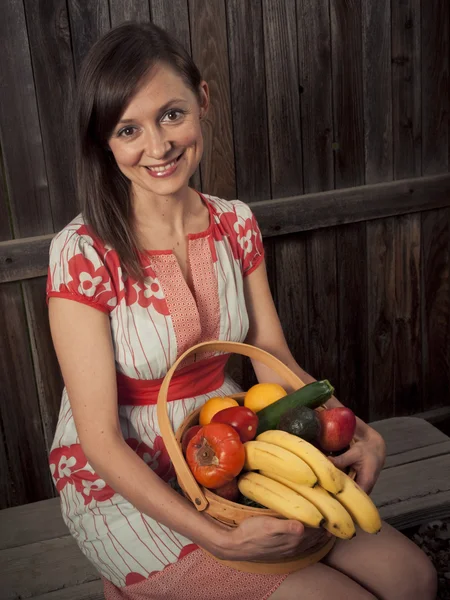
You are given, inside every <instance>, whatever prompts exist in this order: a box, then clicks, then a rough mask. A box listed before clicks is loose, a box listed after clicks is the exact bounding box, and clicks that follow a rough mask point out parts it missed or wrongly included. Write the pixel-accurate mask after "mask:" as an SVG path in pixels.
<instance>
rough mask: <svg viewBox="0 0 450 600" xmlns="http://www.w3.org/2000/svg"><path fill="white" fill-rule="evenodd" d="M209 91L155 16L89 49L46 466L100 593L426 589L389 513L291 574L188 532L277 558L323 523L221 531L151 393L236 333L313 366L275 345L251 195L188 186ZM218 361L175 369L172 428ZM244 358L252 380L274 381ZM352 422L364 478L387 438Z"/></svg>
mask: <svg viewBox="0 0 450 600" xmlns="http://www.w3.org/2000/svg"><path fill="white" fill-rule="evenodd" d="M208 104H209V92H208V86H207V84H206V83H205V82H204V81H203V80H202V79H201V76H200V73H199V72H198V69H197V68H196V66H195V65H194V64H193V62H192V60H191V59H190V57H189V56H188V55H187V54H186V52H185V51H184V50H183V48H182V47H181V46H180V45H179V44H178V43H177V42H176V41H174V40H173V39H171V38H170V37H169V36H168V35H167V34H166V33H165V32H164V31H162V30H160V29H158V28H157V27H155V26H153V25H150V24H148V25H136V24H126V25H123V26H121V27H118V28H116V29H114V30H112V31H110V32H109V33H108V34H106V35H105V36H104V37H103V38H102V39H101V40H100V41H99V42H98V43H97V44H95V46H94V47H93V48H92V50H91V52H90V54H89V56H88V57H87V59H86V61H85V63H84V66H83V69H82V73H81V76H80V78H79V90H78V108H77V114H76V117H77V131H76V139H75V143H76V148H77V182H78V194H79V199H80V201H81V203H82V206H83V209H82V213H81V215H79V216H78V217H76V218H75V219H74V220H73V221H72V222H71V223H70V224H69V225H67V227H65V228H64V229H63V230H62V231H61V232H60V233H59V234H58V235H57V236H56V237H55V238H54V240H53V243H52V247H51V252H50V268H49V277H48V298H49V314H50V324H51V331H52V336H53V341H54V345H55V348H56V352H57V355H58V360H59V363H60V366H61V369H62V373H63V377H64V381H65V386H66V387H65V390H64V392H63V397H62V405H61V411H60V416H59V421H58V426H57V431H56V434H55V439H54V442H53V446H52V450H51V454H50V466H51V470H52V474H53V477H54V481H55V484H56V487H57V489H58V491H59V493H60V495H61V506H62V511H63V516H64V519H65V522H66V524H67V526H68V528H69V529H70V531H71V533H72V534H73V536H74V537H75V539H76V540H77V542H78V544H79V546H80V548H81V550H82V552H83V553H84V554H85V555H86V556H87V557H88V559H89V560H91V561H92V563H93V564H94V565H95V566H96V568H97V569H98V571H99V572H100V573H101V575H102V576H103V578H104V582H105V595H106V598H110V599H111V598H130V599H131V598H141V599H143V598H152V599H160V598H173V599H174V600H183V599H185V598H186V599H187V598H196V600H202V599H204V600H221V599H223V600H232V599H235V600H261V599H263V598H268V597H269V596H270V598H271V599H272V600H276V599H282V598H283V599H294V598H295V599H297V598H299V599H300V598H301V599H302V600H303V599H305V600H308V599H314V600H318V599H320V598H330V597H332V598H334V599H335V600H337V599H340V598H342V599H343V598H345V599H346V600H351V599H355V600H356V599H361V600H362V599H369V598H383V599H389V600H391V599H392V600H402V599H404V600H414V599H418V600H419V599H420V600H431V599H432V598H434V594H435V589H436V575H435V572H434V569H433V567H432V565H431V564H430V562H429V561H428V559H427V557H426V556H425V555H424V554H423V553H422V552H421V551H420V550H419V549H418V548H417V547H416V546H415V545H414V544H412V543H411V542H410V541H409V540H408V539H407V538H405V537H404V536H402V535H401V534H400V533H398V532H397V531H395V530H394V529H392V528H391V527H389V526H388V525H384V526H383V529H382V531H381V533H380V534H378V535H377V536H369V535H366V534H364V533H362V532H359V533H358V535H357V536H356V537H355V538H354V539H353V540H351V541H344V542H342V541H337V542H336V544H335V546H334V548H333V550H332V551H331V552H330V553H329V554H328V555H327V556H326V558H325V559H324V560H323V561H322V562H321V563H318V564H316V565H314V566H312V567H308V568H306V569H304V570H301V571H298V572H296V573H293V574H291V575H289V576H287V577H286V576H269V575H249V574H245V573H240V572H238V571H235V570H232V569H230V568H228V567H225V566H223V565H221V564H220V563H219V562H218V561H215V560H214V559H212V558H210V557H207V555H205V554H204V553H203V551H202V550H200V549H199V548H198V545H199V546H202V547H203V548H205V549H206V550H207V551H209V552H210V553H211V554H213V555H215V556H217V557H218V558H222V559H228V560H277V559H280V558H283V557H290V556H294V555H295V554H297V553H299V552H300V551H302V550H306V549H308V548H309V547H311V546H312V545H315V544H316V543H317V542H318V541H319V538H321V537H322V536H326V535H328V534H326V533H323V532H320V531H316V530H306V529H305V528H304V527H303V526H302V525H301V524H300V523H298V522H296V521H289V520H278V519H272V518H256V519H250V520H249V521H246V522H244V523H243V524H242V525H240V526H239V527H237V528H236V529H233V530H229V529H227V528H226V527H222V526H220V525H219V524H218V523H217V522H215V521H213V520H212V519H210V518H208V517H207V516H205V515H204V514H201V513H199V512H197V511H196V509H195V508H194V507H193V506H192V505H191V504H190V503H189V502H188V501H187V500H186V499H184V498H183V497H182V496H181V495H180V494H179V493H178V492H177V491H176V490H175V489H174V487H173V483H174V480H175V473H174V470H173V467H172V465H171V463H170V460H169V457H168V455H167V452H166V450H165V447H164V444H163V441H162V438H161V435H160V432H159V429H158V421H157V418H156V406H155V403H156V397H157V393H158V389H159V386H160V384H161V381H162V378H163V377H164V375H165V374H166V372H167V370H168V369H169V368H170V366H171V365H172V364H173V363H174V361H175V360H176V358H177V357H178V356H179V355H180V354H181V353H182V352H183V351H185V350H186V349H187V348H189V347H191V346H192V345H194V344H196V343H198V342H200V341H206V340H212V339H221V340H232V341H244V340H245V341H247V342H248V343H250V344H254V345H256V346H259V347H261V348H264V349H266V350H268V351H269V352H271V353H272V354H274V355H275V356H277V357H278V358H279V359H280V360H282V361H283V362H285V363H286V364H287V365H288V366H289V367H290V368H291V369H292V370H293V371H295V372H296V373H297V374H298V375H299V376H300V377H301V378H302V379H303V380H304V381H311V380H312V378H311V377H310V376H309V375H308V374H306V373H305V372H304V371H303V370H302V369H301V368H300V366H299V365H297V364H296V362H295V360H294V358H293V357H292V355H291V353H290V351H289V349H288V347H287V345H286V341H285V338H284V336H283V332H282V329H281V326H280V322H279V319H278V316H277V313H276V310H275V307H274V304H273V301H272V297H271V294H270V290H269V286H268V283H267V276H266V270H265V266H264V257H263V245H262V240H261V235H260V232H259V229H258V226H257V223H256V221H255V219H254V217H253V215H252V213H251V210H250V208H249V207H248V206H247V205H246V204H244V203H242V202H239V201H237V200H235V201H230V202H227V201H224V200H221V199H219V198H215V197H211V196H208V195H206V194H205V195H201V194H199V193H198V192H196V191H195V190H193V189H191V188H190V187H189V180H190V177H191V176H192V174H193V173H194V171H195V170H196V168H197V166H198V164H199V162H200V159H201V156H202V150H203V140H202V131H201V120H202V118H203V117H204V115H205V114H206V112H207V110H208ZM225 361H226V357H225V358H224V356H223V355H215V354H213V353H211V354H210V355H207V356H199V357H198V359H197V361H196V362H193V361H187V362H186V364H185V365H184V366H183V368H182V369H180V371H179V372H178V373H177V376H176V378H178V384H179V385H178V386H177V385H176V386H174V391H172V392H171V396H170V397H169V400H170V402H169V414H170V418H171V422H172V424H173V427H174V428H175V429H176V428H177V427H178V426H179V425H180V423H181V421H182V420H183V418H184V417H185V416H186V415H187V414H188V413H190V412H191V411H193V410H194V409H196V408H197V407H199V406H201V405H202V404H203V403H204V402H205V401H206V400H207V399H208V398H210V397H212V396H218V395H220V396H224V395H227V394H230V393H233V392H236V391H238V387H237V386H236V384H235V383H234V382H233V381H232V380H231V379H230V378H229V377H227V376H225V375H224V368H225ZM254 367H255V371H256V374H257V377H258V379H259V380H260V381H273V380H274V379H273V378H274V374H273V373H272V372H271V371H270V370H268V369H266V368H264V367H263V366H261V365H260V364H257V363H255V364H254ZM179 389H182V392H178V393H177V390H179ZM330 404H331V405H335V404H339V403H338V401H337V400H335V399H333V400H332V401H330ZM357 437H358V442H357V443H356V444H355V445H354V446H353V447H352V449H351V450H349V451H348V452H347V453H346V454H344V455H342V457H340V458H339V461H337V462H338V463H339V466H341V467H342V466H346V465H353V467H354V468H355V470H356V471H357V478H358V481H359V483H360V484H361V485H362V486H363V487H364V488H365V489H366V490H370V489H371V488H372V486H373V484H374V483H375V481H376V478H377V476H378V474H379V472H380V470H381V468H382V465H383V461H384V454H385V450H384V444H383V441H382V439H381V438H380V436H379V435H378V434H377V433H376V432H375V431H374V430H373V429H371V428H370V427H369V426H367V425H366V424H364V423H363V422H362V421H358V429H357ZM149 467H150V468H149Z"/></svg>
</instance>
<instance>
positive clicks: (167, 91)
mask: <svg viewBox="0 0 450 600" xmlns="http://www.w3.org/2000/svg"><path fill="white" fill-rule="evenodd" d="M200 94H201V97H200V102H199V99H198V97H197V96H196V94H194V92H193V91H192V90H191V89H190V88H189V87H188V86H187V85H186V84H185V82H184V81H183V79H182V78H181V77H180V76H179V75H178V74H177V73H176V72H175V71H174V70H173V69H171V68H170V67H168V66H166V65H163V64H158V65H156V66H155V67H154V69H152V71H151V73H150V74H149V76H148V77H147V78H146V79H145V80H144V82H143V84H142V86H141V87H140V89H139V91H138V92H137V93H136V95H135V96H134V97H133V98H132V99H131V102H130V103H129V104H128V106H127V107H126V109H125V112H124V113H123V115H122V117H121V119H120V121H119V123H117V125H116V127H115V128H114V131H113V133H112V135H111V137H110V139H109V147H110V149H111V151H112V153H113V154H114V158H115V159H116V162H117V165H118V167H119V169H120V170H121V171H122V173H123V174H124V175H125V176H126V177H127V178H128V179H129V180H130V181H131V184H132V189H133V191H134V192H135V193H136V194H139V195H141V194H142V192H144V193H145V192H150V193H151V194H156V195H158V196H168V195H172V194H176V193H177V192H179V191H180V190H182V189H183V188H185V187H187V185H188V183H189V178H190V177H191V176H192V174H193V173H194V171H195V169H196V168H197V166H198V164H199V162H200V159H201V157H202V152H203V136H202V132H201V128H200V117H201V116H202V114H203V113H204V112H205V111H206V109H207V107H208V102H209V93H208V86H207V84H206V83H204V82H203V83H202V85H201V89H200Z"/></svg>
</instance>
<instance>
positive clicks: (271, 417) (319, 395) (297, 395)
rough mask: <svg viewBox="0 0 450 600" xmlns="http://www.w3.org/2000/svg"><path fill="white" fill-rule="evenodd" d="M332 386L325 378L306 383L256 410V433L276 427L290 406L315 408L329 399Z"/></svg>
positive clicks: (331, 393) (332, 389) (332, 390)
mask: <svg viewBox="0 0 450 600" xmlns="http://www.w3.org/2000/svg"><path fill="white" fill-rule="evenodd" d="M333 392H334V387H333V386H332V385H331V383H330V382H329V381H328V380H327V379H323V380H322V381H314V382H313V383H308V385H305V386H304V387H302V388H300V389H299V390H296V391H295V392H292V394H288V395H287V396H283V398H280V399H279V400H277V401H276V402H274V403H273V404H269V406H266V408H263V409H262V410H260V411H258V412H257V416H258V429H257V432H256V435H259V434H260V433H262V432H263V431H267V430H268V429H277V427H278V423H279V421H280V419H281V417H282V416H283V415H284V413H285V412H286V411H288V410H290V409H291V408H296V407H298V406H307V407H308V408H317V407H318V406H321V405H322V404H323V403H324V402H326V401H327V400H329V399H330V398H331V396H332V395H333Z"/></svg>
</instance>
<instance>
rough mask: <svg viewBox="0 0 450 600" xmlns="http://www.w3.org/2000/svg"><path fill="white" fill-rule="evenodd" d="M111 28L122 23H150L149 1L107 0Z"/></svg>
mask: <svg viewBox="0 0 450 600" xmlns="http://www.w3.org/2000/svg"><path fill="white" fill-rule="evenodd" d="M109 13H110V17H111V27H116V25H120V23H123V22H124V21H137V22H138V23H148V22H149V21H150V7H149V0H125V1H124V0H109Z"/></svg>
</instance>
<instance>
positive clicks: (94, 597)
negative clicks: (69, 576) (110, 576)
mask: <svg viewBox="0 0 450 600" xmlns="http://www.w3.org/2000/svg"><path fill="white" fill-rule="evenodd" d="M104 598H105V596H104V594H103V583H102V581H101V579H97V580H96V581H90V582H89V583H82V584H81V585H75V586H73V587H70V588H63V589H61V590H56V591H54V592H49V593H48V594H43V595H39V596H35V597H34V598H33V600H104Z"/></svg>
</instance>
